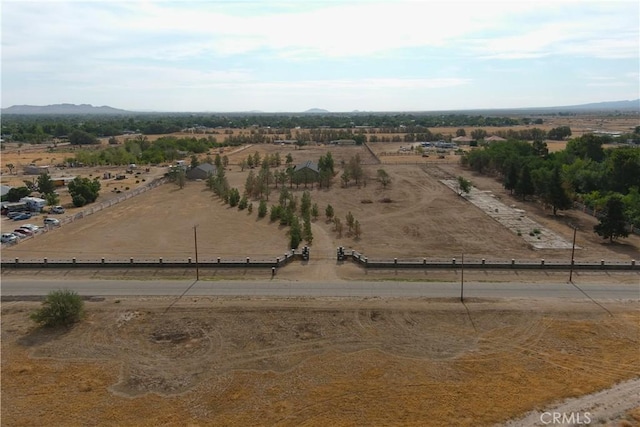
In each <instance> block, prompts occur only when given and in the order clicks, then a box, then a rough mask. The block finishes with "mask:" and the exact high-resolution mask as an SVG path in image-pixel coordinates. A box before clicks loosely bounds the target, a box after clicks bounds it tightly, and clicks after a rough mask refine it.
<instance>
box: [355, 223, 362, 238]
mask: <svg viewBox="0 0 640 427" xmlns="http://www.w3.org/2000/svg"><path fill="white" fill-rule="evenodd" d="M353 234H354V235H355V236H356V239H359V238H360V236H362V226H361V225H360V221H358V220H356V221H355V222H354V223H353Z"/></svg>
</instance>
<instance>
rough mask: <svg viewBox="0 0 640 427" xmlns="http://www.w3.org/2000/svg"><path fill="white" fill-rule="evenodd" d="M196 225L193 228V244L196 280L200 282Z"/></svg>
mask: <svg viewBox="0 0 640 427" xmlns="http://www.w3.org/2000/svg"><path fill="white" fill-rule="evenodd" d="M197 229H198V225H197V224H196V225H194V226H193V244H194V246H195V249H196V280H200V269H199V266H198V232H197Z"/></svg>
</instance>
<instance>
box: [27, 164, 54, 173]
mask: <svg viewBox="0 0 640 427" xmlns="http://www.w3.org/2000/svg"><path fill="white" fill-rule="evenodd" d="M43 173H49V166H37V165H36V164H34V163H31V164H30V165H27V166H25V167H24V174H25V175H41V174H43Z"/></svg>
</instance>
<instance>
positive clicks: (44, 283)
mask: <svg viewBox="0 0 640 427" xmlns="http://www.w3.org/2000/svg"><path fill="white" fill-rule="evenodd" d="M191 285H193V286H192V287H191V288H190V289H189V291H188V292H187V294H186V295H192V296H195V295H198V296H278V297H288V296H296V297H348V296H355V297H431V298H459V297H460V284H459V283H436V282H390V281H389V282H364V281H344V282H331V283H321V282H317V283H310V282H287V281H282V280H273V281H238V280H233V281H228V280H224V281H199V282H195V283H194V281H188V280H93V279H86V280H34V279H19V278H3V279H2V282H1V285H0V293H1V294H2V296H17V295H19V296H23V295H24V296H33V295H46V294H47V293H48V292H49V291H51V290H52V289H61V288H67V289H72V290H75V291H76V292H78V293H79V294H80V295H87V296H134V295H147V296H151V295H156V296H160V295H164V296H176V295H180V294H182V293H183V292H184V291H185V290H186V289H187V288H189V286H191ZM579 286H580V289H582V290H583V291H584V292H585V293H586V294H588V296H589V297H591V298H593V299H595V300H601V299H634V300H640V283H639V284H581V285H579ZM580 289H578V288H576V287H575V286H574V285H572V284H570V283H535V284H522V283H517V284H510V283H485V282H481V283H465V286H464V296H465V298H587V296H586V295H585V294H584V293H583V292H581V291H580Z"/></svg>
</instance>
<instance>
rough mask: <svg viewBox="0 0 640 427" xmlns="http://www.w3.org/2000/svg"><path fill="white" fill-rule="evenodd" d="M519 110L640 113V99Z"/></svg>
mask: <svg viewBox="0 0 640 427" xmlns="http://www.w3.org/2000/svg"><path fill="white" fill-rule="evenodd" d="M518 110H535V111H566V112H571V111H574V112H586V111H640V99H636V100H633V101H608V102H593V103H590V104H579V105H565V106H560V107H539V108H519V109H518Z"/></svg>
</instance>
